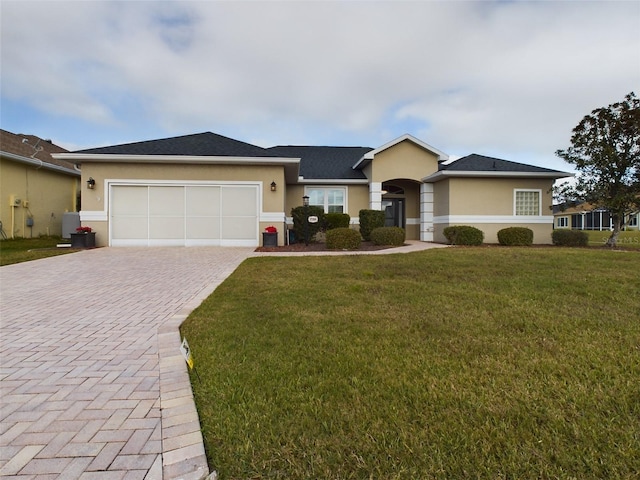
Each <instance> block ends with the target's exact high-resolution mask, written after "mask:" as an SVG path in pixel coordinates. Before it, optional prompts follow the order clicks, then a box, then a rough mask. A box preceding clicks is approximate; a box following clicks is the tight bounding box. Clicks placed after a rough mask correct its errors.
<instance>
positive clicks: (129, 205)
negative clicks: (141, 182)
mask: <svg viewBox="0 0 640 480" xmlns="http://www.w3.org/2000/svg"><path fill="white" fill-rule="evenodd" d="M111 194H112V201H111V213H112V215H126V216H135V215H144V216H146V215H147V213H148V210H149V207H148V199H149V189H148V188H147V187H131V186H127V187H123V186H114V187H113V189H112V190H111Z"/></svg>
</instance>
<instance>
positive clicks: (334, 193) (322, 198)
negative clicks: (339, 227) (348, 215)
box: [305, 187, 347, 213]
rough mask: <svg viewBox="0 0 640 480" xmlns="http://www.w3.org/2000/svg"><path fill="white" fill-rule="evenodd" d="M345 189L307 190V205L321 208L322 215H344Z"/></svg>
mask: <svg viewBox="0 0 640 480" xmlns="http://www.w3.org/2000/svg"><path fill="white" fill-rule="evenodd" d="M346 190H347V189H346V188H344V187H327V188H317V187H313V188H307V189H306V191H305V193H306V194H307V195H308V196H309V205H314V206H317V207H322V209H323V210H324V213H345V212H346V210H347V208H346V206H347V205H346V198H347V191H346Z"/></svg>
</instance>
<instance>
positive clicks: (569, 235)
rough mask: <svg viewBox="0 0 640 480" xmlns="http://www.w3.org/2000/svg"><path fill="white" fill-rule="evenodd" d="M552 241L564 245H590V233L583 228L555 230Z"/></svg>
mask: <svg viewBox="0 0 640 480" xmlns="http://www.w3.org/2000/svg"><path fill="white" fill-rule="evenodd" d="M551 241H552V242H553V244H554V245H558V246H562V247H586V246H587V245H589V235H587V234H586V233H585V232H583V231H581V230H554V231H553V233H552V234H551Z"/></svg>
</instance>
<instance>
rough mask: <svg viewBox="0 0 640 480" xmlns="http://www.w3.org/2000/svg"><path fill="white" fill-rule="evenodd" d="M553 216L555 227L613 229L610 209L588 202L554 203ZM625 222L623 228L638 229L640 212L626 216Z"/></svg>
mask: <svg viewBox="0 0 640 480" xmlns="http://www.w3.org/2000/svg"><path fill="white" fill-rule="evenodd" d="M553 217H554V222H553V226H554V228H570V229H572V230H599V231H603V230H611V229H613V219H612V217H611V214H610V213H609V211H608V210H607V209H604V208H597V207H595V206H594V205H592V204H591V203H587V202H582V203H578V204H576V205H568V206H567V205H554V207H553ZM624 223H625V225H624V226H623V230H638V225H639V224H640V212H635V213H633V214H631V215H629V216H625V219H624Z"/></svg>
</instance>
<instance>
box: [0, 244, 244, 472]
mask: <svg viewBox="0 0 640 480" xmlns="http://www.w3.org/2000/svg"><path fill="white" fill-rule="evenodd" d="M250 254H251V249H248V248H224V249H223V248H208V247H202V248H121V249H114V248H100V249H95V250H87V251H83V252H79V253H75V254H71V255H63V256H60V257H54V258H48V259H43V260H37V261H34V262H28V263H22V264H18V265H10V266H6V267H2V268H1V269H0V282H1V284H0V295H1V296H0V300H1V304H0V305H1V311H0V314H1V317H0V327H1V330H0V389H1V390H0V420H1V424H0V476H2V477H3V478H5V477H6V478H25V479H26V478H29V479H31V478H39V479H44V478H47V479H49V478H60V479H65V480H67V479H69V480H70V479H74V478H80V479H105V480H107V479H109V480H111V479H128V480H129V479H130V480H133V479H162V478H163V477H164V478H165V479H170V478H184V479H189V478H201V477H202V476H203V475H204V474H206V473H207V471H206V459H205V458H204V448H203V446H202V437H201V434H200V429H199V424H198V419H197V413H196V411H195V406H194V404H193V399H192V396H191V387H190V385H189V381H188V376H187V373H186V366H185V363H184V360H183V358H182V357H181V355H180V351H179V346H180V337H179V333H178V330H177V327H178V325H179V324H180V323H182V321H183V320H184V319H185V318H186V316H187V315H188V313H189V312H190V311H191V310H192V309H193V308H195V307H196V306H197V305H199V304H200V302H201V301H202V300H203V299H204V298H206V297H207V296H208V295H209V294H210V293H211V292H212V291H213V290H214V289H215V287H216V286H217V285H218V284H219V283H220V282H221V281H222V280H224V279H225V278H226V277H227V276H228V275H229V274H230V273H231V272H233V270H235V268H236V267H237V265H239V264H240V263H241V262H242V261H243V260H244V259H245V258H246V257H247V256H249V255H250Z"/></svg>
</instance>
